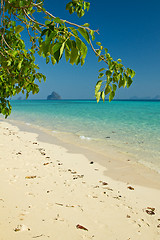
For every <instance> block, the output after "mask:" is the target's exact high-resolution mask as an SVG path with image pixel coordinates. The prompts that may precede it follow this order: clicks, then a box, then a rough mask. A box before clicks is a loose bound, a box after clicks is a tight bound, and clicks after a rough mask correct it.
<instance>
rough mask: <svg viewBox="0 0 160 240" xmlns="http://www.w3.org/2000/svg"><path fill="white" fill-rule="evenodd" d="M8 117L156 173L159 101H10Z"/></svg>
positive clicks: (159, 152)
mask: <svg viewBox="0 0 160 240" xmlns="http://www.w3.org/2000/svg"><path fill="white" fill-rule="evenodd" d="M11 104H12V107H13V110H12V114H11V116H10V117H9V119H11V120H12V119H13V120H18V121H22V122H25V124H27V125H30V124H31V125H34V126H36V127H40V128H44V129H47V130H48V131H49V132H50V133H51V134H53V135H55V136H58V137H59V138H61V139H62V140H65V141H67V139H68V141H70V142H72V143H74V144H77V145H81V146H84V147H88V148H92V149H93V148H94V149H95V150H96V151H101V152H102V153H104V154H106V155H109V153H110V152H111V153H112V155H113V154H120V155H121V156H122V155H124V157H125V158H128V159H129V160H133V161H138V162H141V163H143V164H145V165H147V166H149V167H151V168H154V169H155V170H156V171H158V172H160V101H113V102H111V103H109V102H108V101H106V102H105V103H103V102H100V103H98V104H97V102H96V101H93V100H54V101H47V100H24V101H11Z"/></svg>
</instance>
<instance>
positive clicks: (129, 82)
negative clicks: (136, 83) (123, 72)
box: [127, 77, 133, 88]
mask: <svg viewBox="0 0 160 240" xmlns="http://www.w3.org/2000/svg"><path fill="white" fill-rule="evenodd" d="M132 82H133V80H132V78H131V77H128V79H127V88H129V87H130V86H131V84H132Z"/></svg>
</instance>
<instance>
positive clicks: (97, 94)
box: [95, 92, 101, 103]
mask: <svg viewBox="0 0 160 240" xmlns="http://www.w3.org/2000/svg"><path fill="white" fill-rule="evenodd" d="M95 96H96V99H97V103H98V102H99V100H100V97H101V92H97V93H95Z"/></svg>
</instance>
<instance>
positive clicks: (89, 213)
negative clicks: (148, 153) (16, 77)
mask: <svg viewBox="0 0 160 240" xmlns="http://www.w3.org/2000/svg"><path fill="white" fill-rule="evenodd" d="M72 148H74V146H73V145H70V148H69V147H68V148H67V146H65V144H61V145H60V144H59V145H58V144H56V141H53V142H52V141H51V140H50V141H47V137H46V138H45V140H44V138H43V137H40V133H39V134H38V133H35V132H32V131H30V132H29V131H24V130H23V131H22V130H21V129H20V128H18V127H17V126H15V125H13V124H11V123H10V122H8V121H5V120H3V121H2V120H1V121H0V160H1V161H0V209H1V214H0V240H11V239H12V240H14V239H15V240H18V239H24V240H29V239H42V240H44V239H56V240H57V239H59V240H62V239H68V240H69V239H76V240H77V239H96V240H103V239H105V240H106V239H110V240H125V239H126V240H138V239H148V240H151V239H152V240H158V239H159V238H160V204H159V199H160V181H159V180H160V176H159V174H158V173H157V172H155V171H153V170H151V169H148V168H147V167H144V166H142V165H141V164H138V163H130V162H125V161H117V162H116V161H115V162H112V163H111V161H108V163H107V161H106V166H104V165H103V164H101V159H100V157H99V158H98V155H95V156H97V160H96V157H95V156H94V158H93V157H92V156H93V153H92V154H89V152H88V153H87V154H85V152H84V154H82V152H78V149H72ZM71 149H72V151H71ZM107 164H108V165H107Z"/></svg>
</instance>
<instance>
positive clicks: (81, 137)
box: [79, 136, 91, 140]
mask: <svg viewBox="0 0 160 240" xmlns="http://www.w3.org/2000/svg"><path fill="white" fill-rule="evenodd" d="M79 138H80V139H82V140H91V138H90V137H85V136H79Z"/></svg>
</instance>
